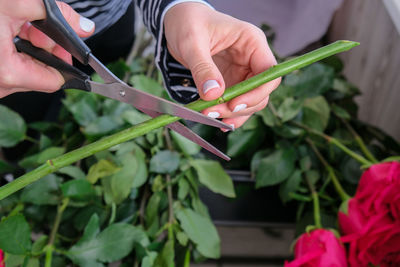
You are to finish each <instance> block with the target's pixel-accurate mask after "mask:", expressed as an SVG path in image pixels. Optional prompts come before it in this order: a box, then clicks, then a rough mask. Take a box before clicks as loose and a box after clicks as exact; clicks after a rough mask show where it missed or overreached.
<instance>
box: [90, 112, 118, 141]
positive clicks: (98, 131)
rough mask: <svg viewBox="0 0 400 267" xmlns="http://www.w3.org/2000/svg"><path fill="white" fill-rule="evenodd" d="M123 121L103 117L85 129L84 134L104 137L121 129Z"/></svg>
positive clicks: (111, 117) (106, 116)
mask: <svg viewBox="0 0 400 267" xmlns="http://www.w3.org/2000/svg"><path fill="white" fill-rule="evenodd" d="M122 125H123V123H122V121H120V120H118V119H115V118H114V117H113V116H108V115H105V116H101V117H98V118H96V119H95V120H93V121H91V122H90V123H88V124H87V125H86V127H85V128H84V133H85V134H87V135H88V136H94V137H97V136H102V135H106V134H107V133H110V132H111V131H114V130H116V129H118V128H120V127H121V126H122Z"/></svg>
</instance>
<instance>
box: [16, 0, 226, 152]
mask: <svg viewBox="0 0 400 267" xmlns="http://www.w3.org/2000/svg"><path fill="white" fill-rule="evenodd" d="M43 2H44V6H45V9H46V18H45V19H44V20H38V21H33V22H32V25H34V26H35V27H36V28H38V29H39V30H40V31H42V32H43V33H45V34H46V35H47V36H49V37H50V38H52V39H53V40H54V41H55V42H56V43H57V44H59V45H60V46H62V47H63V48H64V49H65V50H67V51H68V52H69V53H70V54H71V55H72V56H73V57H75V58H76V59H77V60H79V61H80V62H81V63H82V64H85V65H90V66H91V67H92V68H93V70H94V71H95V72H96V73H98V74H99V75H100V77H101V78H102V79H103V80H104V83H97V82H94V81H92V80H91V79H90V76H88V75H87V74H85V73H83V72H82V71H80V70H79V69H77V68H75V67H73V66H72V65H69V64H68V63H66V62H64V61H63V60H61V59H59V58H57V57H55V56H54V55H52V54H50V53H48V52H47V51H45V50H43V49H40V48H38V47H35V46H33V45H32V44H31V43H30V42H28V41H26V40H22V39H20V38H19V37H16V38H15V39H14V44H15V46H16V48H17V50H18V51H19V52H23V53H25V54H28V55H30V56H31V57H33V58H35V59H37V60H39V61H41V62H43V63H45V64H46V65H49V66H51V67H53V68H55V69H57V70H58V71H59V72H60V73H61V75H62V76H63V77H64V80H65V83H64V84H63V85H62V86H61V88H60V89H68V88H74V89H80V90H84V91H88V92H93V93H96V94H100V95H103V96H106V97H109V98H112V99H115V100H118V101H121V102H125V103H128V104H131V105H132V106H134V107H135V108H137V109H138V110H140V111H142V112H144V113H146V114H148V115H149V116H151V117H153V118H154V117H157V116H159V115H161V114H164V113H166V114H170V115H173V116H177V117H181V118H183V119H186V120H190V121H194V122H198V123H202V124H206V125H210V126H213V127H219V128H224V129H229V130H233V129H232V126H231V125H228V124H226V123H223V122H222V121H219V120H216V119H213V118H210V117H207V116H205V115H204V114H202V113H199V112H196V111H194V110H191V109H188V108H186V107H184V106H181V105H178V104H176V103H173V102H171V101H168V100H165V99H163V98H160V97H157V96H154V95H151V94H148V93H146V92H143V91H141V90H138V89H135V88H133V87H130V86H128V85H127V84H125V83H124V82H123V81H121V80H120V79H119V78H118V77H116V76H115V75H114V74H113V73H112V72H111V71H110V70H109V69H108V68H107V67H105V66H104V65H103V64H102V63H101V62H100V61H99V60H98V59H97V58H96V57H95V56H94V55H93V54H92V53H91V50H90V48H89V47H88V46H87V45H86V44H85V43H84V42H83V41H82V40H81V39H80V38H79V36H78V35H77V34H76V33H75V31H74V30H73V29H72V28H71V26H70V25H69V24H68V23H67V21H66V20H65V19H64V17H63V15H62V14H61V11H60V10H59V8H58V6H57V4H56V2H55V0H43ZM166 127H168V128H169V129H171V130H173V131H175V132H177V133H179V134H180V135H182V136H184V137H185V138H187V139H189V140H191V141H192V142H194V143H196V144H198V145H200V146H201V147H203V148H204V149H206V150H208V151H210V152H211V153H213V154H215V155H217V156H219V157H221V158H223V159H225V160H230V158H229V157H228V156H227V155H225V154H224V153H222V152H221V151H219V150H218V149H217V148H216V147H214V146H213V145H211V144H210V143H208V142H207V141H206V140H204V139H203V138H201V137H200V136H199V135H197V134H196V133H194V132H193V131H192V130H190V129H189V128H187V127H186V126H184V125H183V124H181V123H179V122H174V123H171V124H169V125H167V126H166Z"/></svg>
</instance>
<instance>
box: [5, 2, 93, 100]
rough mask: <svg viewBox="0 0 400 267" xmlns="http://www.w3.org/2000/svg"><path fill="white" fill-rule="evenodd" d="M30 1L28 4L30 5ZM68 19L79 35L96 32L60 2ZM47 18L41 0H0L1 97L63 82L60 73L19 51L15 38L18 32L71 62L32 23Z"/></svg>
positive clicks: (54, 87)
mask: <svg viewBox="0 0 400 267" xmlns="http://www.w3.org/2000/svg"><path fill="white" fill-rule="evenodd" d="M28 3H29V4H28ZM57 5H58V7H59V8H60V10H61V13H62V14H63V15H64V17H65V19H66V21H67V22H68V23H69V24H70V25H71V27H72V28H73V29H74V31H75V32H76V33H77V34H78V35H79V36H80V37H88V36H90V35H92V34H93V32H94V23H93V22H92V21H90V20H88V19H86V18H83V17H81V16H80V15H79V14H78V13H76V12H75V11H74V10H73V9H72V8H71V7H70V6H69V5H67V4H65V3H63V2H57ZM44 18H46V11H45V8H44V4H43V1H42V0H28V1H27V0H13V1H10V0H1V1H0V51H1V61H0V98H2V97H5V96H7V95H9V94H12V93H15V92H23V91H41V92H48V93H50V92H54V91H56V90H58V89H59V88H60V87H61V86H62V84H63V83H64V78H63V77H62V76H61V74H60V73H59V72H58V71H57V70H55V69H53V68H52V67H49V66H46V65H44V64H43V63H41V62H38V61H37V60H34V59H32V58H31V57H30V56H28V55H26V54H23V53H18V52H17V50H16V48H15V46H14V43H13V40H14V37H16V36H17V35H18V36H19V37H20V38H22V39H25V40H28V41H30V42H31V43H32V44H33V45H34V46H37V47H39V48H42V49H44V50H46V51H48V52H50V53H52V54H54V55H55V56H57V57H59V58H61V59H62V60H64V61H66V62H68V63H70V64H72V57H71V55H70V54H69V53H68V52H67V51H66V50H64V49H63V48H62V47H61V46H59V45H57V44H56V43H55V42H54V41H53V40H51V39H50V38H49V37H48V36H47V35H45V34H44V33H42V32H41V31H39V30H38V29H36V28H35V27H33V26H32V25H31V24H30V23H29V22H30V21H35V20H41V19H44Z"/></svg>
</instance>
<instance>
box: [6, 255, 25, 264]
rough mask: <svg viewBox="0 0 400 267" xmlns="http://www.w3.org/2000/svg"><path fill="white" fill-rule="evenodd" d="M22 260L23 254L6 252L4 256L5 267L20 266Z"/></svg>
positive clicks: (23, 258)
mask: <svg viewBox="0 0 400 267" xmlns="http://www.w3.org/2000/svg"><path fill="white" fill-rule="evenodd" d="M24 260H25V256H24V255H13V254H9V253H7V255H6V257H5V264H6V266H7V267H20V266H23V263H24Z"/></svg>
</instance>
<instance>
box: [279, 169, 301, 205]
mask: <svg viewBox="0 0 400 267" xmlns="http://www.w3.org/2000/svg"><path fill="white" fill-rule="evenodd" d="M300 182H301V171H300V170H295V171H294V172H293V173H292V175H290V177H289V178H288V179H287V180H286V181H284V182H283V183H282V184H281V185H280V187H279V196H280V197H281V199H282V202H284V203H285V202H288V201H289V200H291V197H290V193H292V192H296V190H297V188H298V187H299V186H300Z"/></svg>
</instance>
